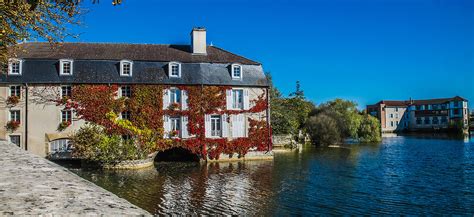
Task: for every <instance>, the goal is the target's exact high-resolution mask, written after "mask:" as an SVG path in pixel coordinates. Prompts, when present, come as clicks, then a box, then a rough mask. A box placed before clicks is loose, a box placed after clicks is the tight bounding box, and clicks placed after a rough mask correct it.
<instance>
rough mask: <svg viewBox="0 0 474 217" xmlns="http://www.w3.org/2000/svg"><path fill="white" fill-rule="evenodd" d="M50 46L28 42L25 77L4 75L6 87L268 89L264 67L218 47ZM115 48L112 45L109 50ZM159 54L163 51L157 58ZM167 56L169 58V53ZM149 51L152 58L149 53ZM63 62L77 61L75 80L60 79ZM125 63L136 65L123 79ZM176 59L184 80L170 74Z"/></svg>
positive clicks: (0, 78) (1, 77) (20, 56)
mask: <svg viewBox="0 0 474 217" xmlns="http://www.w3.org/2000/svg"><path fill="white" fill-rule="evenodd" d="M30 44H31V45H30ZM66 44H69V43H66ZM38 45H41V46H38ZM45 45H46V43H25V44H22V46H24V48H32V49H27V51H28V52H27V53H19V54H18V57H19V58H22V59H23V63H22V75H21V76H14V75H6V74H1V75H0V83H29V84H62V83H68V84H108V83H111V84H122V83H123V84H170V85H173V84H176V85H178V84H181V85H201V84H203V85H229V86H255V87H268V82H267V79H266V77H265V74H264V71H263V68H262V66H261V65H260V64H259V63H256V62H254V61H251V60H248V59H245V58H244V57H240V56H237V55H235V54H232V53H229V52H227V51H223V50H221V49H219V48H215V47H208V55H207V56H204V55H193V54H191V53H189V52H188V51H184V50H176V49H175V48H172V45H120V44H82V43H71V44H70V45H73V48H74V49H77V50H74V51H77V52H72V51H67V52H66V50H67V49H66V50H64V49H65V46H63V47H62V48H61V50H63V51H64V53H63V52H62V51H51V50H50V48H46V46H45ZM47 45H48V46H49V44H47ZM109 45H110V46H111V47H108V46H109ZM82 46H84V47H82ZM96 46H97V49H96V50H95V49H94V47H96ZM122 46H125V47H122ZM187 47H188V48H189V46H187ZM132 48H133V49H132ZM142 48H143V49H142ZM134 49H137V50H134ZM140 49H142V50H140ZM127 50H130V51H133V52H132V53H127V52H125V51H127ZM86 51H89V52H90V53H89V52H86ZM153 51H158V53H155V54H153ZM167 52H168V54H169V55H165V54H166V53H167ZM147 53H148V54H150V56H149V55H145V54H147ZM172 57H175V58H177V59H175V58H172ZM59 59H73V60H74V63H73V75H72V76H64V75H59ZM122 59H127V60H132V61H133V72H132V77H122V76H120V68H119V67H120V60H122ZM171 61H177V62H181V63H182V64H181V78H170V77H169V76H168V63H169V62H171ZM236 62H237V63H240V64H241V65H242V80H233V79H232V77H231V74H230V72H231V70H230V65H231V64H232V63H236Z"/></svg>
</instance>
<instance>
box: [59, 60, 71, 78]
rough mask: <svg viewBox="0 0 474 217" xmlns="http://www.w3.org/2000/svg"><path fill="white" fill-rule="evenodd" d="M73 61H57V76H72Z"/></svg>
mask: <svg viewBox="0 0 474 217" xmlns="http://www.w3.org/2000/svg"><path fill="white" fill-rule="evenodd" d="M72 70H73V61H72V60H65V59H64V60H59V74H60V75H72Z"/></svg>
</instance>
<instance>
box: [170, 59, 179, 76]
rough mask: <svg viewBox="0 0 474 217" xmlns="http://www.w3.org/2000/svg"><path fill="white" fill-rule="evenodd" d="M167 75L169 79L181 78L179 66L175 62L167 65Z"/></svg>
mask: <svg viewBox="0 0 474 217" xmlns="http://www.w3.org/2000/svg"><path fill="white" fill-rule="evenodd" d="M168 70H169V71H168V74H169V77H170V78H180V77H181V64H180V63H177V62H171V63H170V64H169V69H168Z"/></svg>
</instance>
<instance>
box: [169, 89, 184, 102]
mask: <svg viewBox="0 0 474 217" xmlns="http://www.w3.org/2000/svg"><path fill="white" fill-rule="evenodd" d="M170 103H171V104H173V103H181V90H180V89H177V88H173V89H170Z"/></svg>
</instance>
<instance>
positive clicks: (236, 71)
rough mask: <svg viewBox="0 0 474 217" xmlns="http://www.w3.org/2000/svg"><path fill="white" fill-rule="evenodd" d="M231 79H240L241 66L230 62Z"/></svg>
mask: <svg viewBox="0 0 474 217" xmlns="http://www.w3.org/2000/svg"><path fill="white" fill-rule="evenodd" d="M231 67H232V79H242V66H241V65H239V64H232V66H231Z"/></svg>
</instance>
